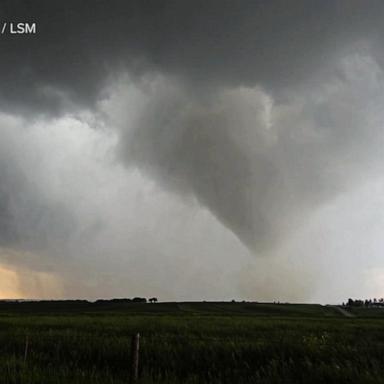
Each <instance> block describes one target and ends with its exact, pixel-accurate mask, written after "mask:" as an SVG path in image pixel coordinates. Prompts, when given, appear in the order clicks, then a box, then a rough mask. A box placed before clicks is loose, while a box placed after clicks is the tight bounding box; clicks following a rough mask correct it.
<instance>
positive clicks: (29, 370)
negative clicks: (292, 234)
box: [0, 302, 384, 384]
mask: <svg viewBox="0 0 384 384" xmlns="http://www.w3.org/2000/svg"><path fill="white" fill-rule="evenodd" d="M363 310H365V311H366V312H365V313H364V314H361V311H363ZM359 311H360V312H356V316H355V317H353V318H349V317H345V316H343V314H342V313H341V312H340V311H338V310H337V309H336V308H335V307H332V306H320V305H288V304H257V303H211V302H198V303H157V304H149V303H107V302H105V303H101V304H100V303H99V304H98V305H91V304H89V303H87V302H75V303H68V302H67V303H66V302H63V303H60V302H45V303H18V304H14V303H0V382H1V383H14V384H16V383H17V384H18V383H23V384H24V383H28V384H41V383H100V384H101V383H103V384H104V383H105V384H107V383H128V382H129V374H130V359H131V356H130V353H131V352H130V343H131V336H132V335H133V334H134V333H136V332H140V335H141V339H140V340H141V342H140V366H139V380H138V382H139V383H231V384H232V383H384V309H383V310H382V312H380V308H374V309H373V312H374V313H373V316H372V317H370V315H369V311H370V309H367V308H365V309H364V308H359Z"/></svg>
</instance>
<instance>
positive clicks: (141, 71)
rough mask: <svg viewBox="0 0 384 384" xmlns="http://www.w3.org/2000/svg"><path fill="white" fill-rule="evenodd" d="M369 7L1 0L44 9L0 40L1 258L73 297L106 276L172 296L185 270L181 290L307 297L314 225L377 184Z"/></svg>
mask: <svg viewBox="0 0 384 384" xmlns="http://www.w3.org/2000/svg"><path fill="white" fill-rule="evenodd" d="M382 16H384V4H383V2H382V1H373V0H371V1H338V2H336V1H323V2H318V1H299V0H298V1H294V2H291V3H290V4H287V2H286V1H277V0H276V1H265V2H264V1H240V2H236V3H235V2H232V1H228V2H227V1H175V2H173V1H153V2H152V1H149V2H142V1H137V2H136V1H128V2H126V1H124V2H123V1H108V2H107V1H83V2H76V1H65V2H64V1H63V2H59V1H34V2H29V1H6V2H4V3H3V4H2V5H1V7H0V19H1V20H0V21H2V22H8V23H9V22H19V21H21V22H34V23H36V25H37V33H36V34H35V35H11V34H10V33H5V34H3V35H1V39H0V50H1V61H0V84H1V86H0V110H1V115H0V133H1V142H0V246H1V247H3V249H4V256H3V261H4V263H5V264H6V265H7V266H11V267H13V268H16V269H18V270H20V271H21V272H20V273H24V272H23V271H24V269H25V268H27V269H33V270H36V271H38V272H41V271H43V272H44V273H45V272H47V271H51V272H52V273H54V274H55V276H57V277H58V279H60V286H62V289H63V295H72V296H75V295H76V294H77V292H79V293H78V295H82V296H84V295H85V296H87V295H88V296H94V295H97V294H99V295H100V293H99V292H102V289H101V287H100V286H99V285H98V283H97V281H99V280H102V281H104V282H105V284H106V288H105V290H104V292H107V293H106V294H108V295H113V294H115V292H116V294H118V293H119V292H120V291H119V290H117V289H116V286H115V285H114V283H113V279H115V280H116V281H121V282H122V283H120V285H121V286H122V287H126V288H127V289H132V290H134V291H135V292H136V293H137V294H139V293H140V289H142V290H144V291H145V290H148V294H150V288H148V287H152V288H151V289H153V290H157V291H161V292H164V295H165V296H166V297H169V298H174V297H176V296H177V294H175V292H173V291H172V288H171V287H170V285H169V283H168V280H169V277H170V276H175V275H178V276H179V275H182V274H183V273H190V283H185V286H184V288H180V287H179V288H178V289H181V290H182V292H183V293H182V294H181V295H182V296H183V297H187V298H191V297H197V296H200V297H201V296H204V295H205V294H207V295H208V296H209V295H210V297H214V296H215V297H217V296H220V297H225V295H236V294H238V295H241V294H246V295H248V297H252V293H250V292H252V288H250V287H252V284H255V286H256V287H257V289H258V290H259V291H260V292H263V295H264V297H265V298H267V299H273V295H279V294H282V293H283V292H288V294H287V299H307V298H310V297H312V296H311V295H312V293H313V290H314V288H313V285H314V283H313V282H311V279H312V278H307V277H308V276H312V270H316V269H317V268H318V267H319V264H322V261H319V259H321V257H322V256H321V254H319V255H316V256H312V255H309V254H312V253H315V254H316V252H317V251H316V250H314V249H311V241H309V240H308V239H310V238H312V239H313V238H316V236H318V232H319V231H321V228H322V226H328V225H329V222H330V220H335V216H332V215H333V213H332V212H334V210H332V209H330V208H329V206H330V205H332V204H339V205H337V207H341V206H343V207H345V205H348V204H347V203H345V200H343V199H344V198H345V199H347V200H346V201H349V200H348V199H352V200H353V199H354V198H352V197H350V196H352V195H353V194H354V193H355V191H356V190H362V191H364V196H366V189H364V186H365V185H371V184H372V183H373V184H374V185H377V183H378V184H379V185H380V182H381V174H382V170H383V166H384V161H383V158H382V147H383V134H382V129H383V120H384V114H383V113H382V111H381V109H382V105H383V101H384V72H383V68H382V64H383V43H384V35H383V33H384V29H383V27H382V25H381V24H382V22H381V21H382ZM379 190H380V188H378V189H377V190H376V192H377V196H379V195H380V193H379V192H378V191H379ZM362 193H363V192H362ZM375 198H376V197H375V196H372V201H373V200H375ZM364 204H366V205H364ZM370 206H371V201H370V199H365V200H364V202H363V203H362V207H370ZM354 208H355V207H350V209H351V210H353V209H354ZM337 209H338V208H335V210H336V211H337ZM367 209H370V208H367ZM323 210H325V211H323ZM324 212H327V214H326V215H325V214H324ZM350 213H351V212H346V211H342V213H341V216H342V217H345V220H346V221H348V220H349V219H348V217H349V216H348V215H349V214H350ZM324 215H325V216H324ZM327 215H328V216H327ZM332 217H333V218H332ZM367 220H368V221H369V219H367ZM164 221H166V224H164ZM314 223H316V224H314ZM343 225H344V224H343V222H341V223H340V224H339V226H340V227H339V229H338V230H335V233H337V232H338V231H339V230H341V229H340V228H342V227H343ZM362 225H363V224H362ZM312 226H314V229H311V230H308V228H312ZM316 226H317V227H316ZM356 233H360V234H361V236H363V238H364V236H365V233H366V226H364V228H358V229H356ZM300 234H302V236H304V234H305V236H304V240H303V239H301V237H300V236H301V235H300ZM332 236H334V239H333V240H330V242H332V241H333V242H334V243H338V241H339V240H340V238H341V237H340V236H338V235H337V234H335V235H333V234H330V235H329V237H330V239H331V238H332ZM298 239H300V240H298ZM367 241H368V240H367ZM362 242H363V243H364V240H362ZM197 243H201V244H200V245H198V244H197ZM313 243H316V242H312V244H313ZM340 247H341V248H343V247H342V245H340ZM379 248H380V247H379V245H377V249H379ZM377 249H376V248H375V250H374V251H372V254H376V252H378V251H377ZM14 252H19V256H15V254H14ZM25 252H32V253H33V254H34V256H30V257H29V259H28V257H27V256H25V255H26V254H25ZM321 253H322V254H323V255H327V254H328V255H329V256H327V257H329V258H330V259H332V258H333V257H338V255H337V256H336V255H335V254H334V255H332V252H330V251H329V250H322V251H321ZM341 254H342V255H344V253H343V252H341ZM10 255H11V256H10ZM260 256H261V257H262V258H261V259H260ZM263 256H268V260H270V261H265V259H266V257H263ZM254 257H256V259H254ZM257 257H259V258H257ZM281 257H283V259H281ZM343 257H344V256H343ZM345 257H347V255H346V254H345ZM26 258H27V259H28V260H29V261H28V260H26ZM372 258H373V259H374V256H372ZM32 259H33V260H32ZM367 259H369V255H368V256H367ZM31 260H32V261H31ZM255 260H256V261H255ZM260 260H264V261H260ZM276 260H277V261H276ZM248 262H249V263H251V264H252V265H253V264H254V263H256V266H255V267H251V268H247V267H246V265H247V263H248ZM158 263H161V264H162V266H163V268H164V272H163V274H159V273H158V271H157V269H156V268H155V267H154V265H156V264H158ZM280 263H281V264H280ZM352 264H353V263H352ZM202 265H204V267H202ZM223 265H226V266H227V269H225V268H224V270H222V268H223ZM288 265H290V267H289V268H288V271H286V272H284V270H285V268H286V266H288ZM300 265H302V266H303V268H302V270H301V269H300ZM375 265H376V264H375ZM210 266H211V267H210ZM292 266H293V267H292ZM296 266H297V268H296ZM201 268H208V269H207V270H204V271H205V272H202V271H201ZM370 268H372V265H370ZM378 268H379V269H380V267H378ZM242 269H248V272H246V273H245V272H243V271H242ZM352 269H353V268H352ZM74 270H76V271H75V272H74ZM123 270H125V271H127V272H126V273H128V274H129V273H130V271H135V276H134V277H133V275H131V274H129V276H130V278H129V279H127V280H125V279H124V276H123V275H119V274H121V273H122V272H121V271H123ZM250 271H253V272H250ZM132 273H133V272H132ZM219 273H223V274H224V275H223V276H226V278H223V281H222V283H220V284H218V286H217V287H216V288H215V289H214V290H213V293H212V292H210V289H211V288H209V287H210V283H208V282H209V281H212V280H214V279H216V278H217V274H219ZM272 274H273V275H274V276H275V277H274V278H271V279H272V280H271V282H270V283H268V281H269V279H268V278H267V277H268V276H271V275H272ZM119 276H120V277H119ZM228 276H230V277H228ZM278 276H280V277H278ZM281 276H285V279H286V281H287V286H284V287H280V288H276V284H277V283H278V280H281ZM298 276H300V278H298ZM119 279H121V280H119ZM225 279H227V280H226V281H225ZM298 279H299V280H300V282H299V283H297V280H298ZM181 280H182V279H181ZM187 280H188V279H187ZM194 280H198V281H199V282H201V284H202V286H203V287H205V291H204V289H203V290H202V291H199V290H198V289H197V288H196V287H195V286H196V284H193V283H192V281H194ZM80 281H81V282H80ZM244 282H245V283H244ZM108 284H110V285H111V286H110V287H109V286H108ZM116 284H117V283H116ZM179 284H180V286H182V285H183V282H182V281H180V282H179ZM140 285H141V287H140ZM266 286H267V287H266ZM268 286H270V288H268ZM70 287H74V288H70ZM124 289H125V288H124ZM290 289H291V290H290ZM187 292H188V293H187ZM207 292H210V293H207ZM218 292H220V294H219V293H218ZM268 292H273V293H271V294H269V293H268ZM318 297H321V295H320V296H318ZM277 299H278V298H277Z"/></svg>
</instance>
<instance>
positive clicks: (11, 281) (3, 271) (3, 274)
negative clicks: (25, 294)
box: [0, 266, 22, 299]
mask: <svg viewBox="0 0 384 384" xmlns="http://www.w3.org/2000/svg"><path fill="white" fill-rule="evenodd" d="M20 297H22V292H21V290H20V286H19V276H18V274H17V273H16V272H15V271H12V270H11V269H8V268H5V267H3V266H0V299H18V298H20Z"/></svg>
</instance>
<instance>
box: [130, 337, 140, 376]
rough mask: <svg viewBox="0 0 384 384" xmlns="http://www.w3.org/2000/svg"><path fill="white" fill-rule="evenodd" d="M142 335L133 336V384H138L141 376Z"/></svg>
mask: <svg viewBox="0 0 384 384" xmlns="http://www.w3.org/2000/svg"><path fill="white" fill-rule="evenodd" d="M139 348H140V334H139V333H136V334H135V335H133V336H132V341H131V383H136V382H137V379H138V376H139Z"/></svg>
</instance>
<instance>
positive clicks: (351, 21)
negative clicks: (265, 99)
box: [0, 0, 384, 113]
mask: <svg viewBox="0 0 384 384" xmlns="http://www.w3.org/2000/svg"><path fill="white" fill-rule="evenodd" d="M383 9H384V4H383V3H382V2H381V1H373V0H372V1H369V2H366V1H338V2H336V1H322V2H318V1H293V2H290V3H289V4H287V2H286V1H239V2H234V1H145V2H143V1H122V0H119V1H117V0H114V1H102V0H98V1H89V0H88V1H81V2H79V1H74V0H72V1H48V0H46V1H26V0H24V1H20V0H18V1H4V2H2V4H1V6H0V19H1V21H8V22H11V21H12V22H18V21H22V22H35V23H36V24H37V31H38V32H37V34H36V35H35V36H31V35H19V36H14V35H13V36H10V35H9V34H8V35H3V36H1V40H0V50H1V52H2V55H1V63H0V71H1V75H0V76H1V78H0V79H1V105H2V108H3V109H7V110H11V109H13V108H22V109H26V110H32V111H33V110H41V111H44V110H45V111H46V112H47V111H49V112H54V113H57V112H60V111H63V110H65V109H68V108H69V107H75V106H77V105H79V104H80V105H86V106H90V105H92V104H93V103H94V102H95V100H96V99H97V98H98V97H100V95H99V92H100V91H101V89H102V88H103V86H104V85H105V84H106V82H107V81H108V80H109V79H110V77H113V76H115V75H116V74H117V73H119V71H122V70H126V69H128V70H129V71H130V72H131V74H135V75H136V76H140V75H142V74H144V73H146V72H147V71H151V70H152V71H160V72H162V73H167V74H171V75H178V76H181V77H182V79H183V80H182V81H185V82H187V83H190V84H193V85H194V86H195V87H197V88H201V87H208V88H209V87H211V86H228V85H231V86H236V85H248V86H250V85H254V84H256V83H259V84H262V85H263V86H265V87H267V88H277V89H280V88H282V87H285V86H288V85H292V84H295V83H296V82H298V81H300V80H302V79H303V78H308V77H313V76H314V75H315V73H316V71H315V70H316V69H322V70H326V67H327V65H328V64H329V61H330V59H331V58H332V57H333V56H335V55H340V53H341V51H344V50H348V49H349V45H350V43H351V42H353V41H354V40H356V39H364V38H368V37H374V38H375V39H376V38H378V34H381V32H380V31H381V28H380V23H381V19H382V15H383ZM378 28H379V29H380V31H379V30H378Z"/></svg>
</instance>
